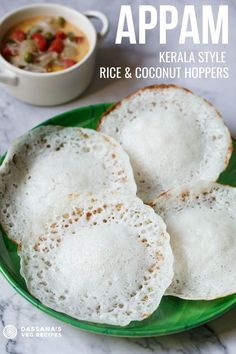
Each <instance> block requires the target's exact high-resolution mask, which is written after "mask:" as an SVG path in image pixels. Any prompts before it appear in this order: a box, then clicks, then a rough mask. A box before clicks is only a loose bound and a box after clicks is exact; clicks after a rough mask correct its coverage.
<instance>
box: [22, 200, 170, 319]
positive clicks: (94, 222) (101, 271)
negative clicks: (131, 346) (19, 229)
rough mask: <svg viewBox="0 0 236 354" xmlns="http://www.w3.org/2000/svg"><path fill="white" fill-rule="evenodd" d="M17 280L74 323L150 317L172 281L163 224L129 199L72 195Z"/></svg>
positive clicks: (25, 256) (30, 247) (25, 250)
mask: <svg viewBox="0 0 236 354" xmlns="http://www.w3.org/2000/svg"><path fill="white" fill-rule="evenodd" d="M19 255H20V257H21V274H22V276H23V277H24V278H25V280H26V284H27V287H28V289H29V291H30V293H31V294H32V295H33V296H35V297H36V298H37V299H39V300H40V301H41V302H42V303H43V304H45V305H47V306H49V307H50V308H53V309H55V310H57V311H60V312H63V313H66V314H68V315H70V316H72V317H74V318H77V319H79V320H86V321H92V322H98V323H107V324H112V325H119V326H125V325H128V324H129V323H130V321H134V320H143V319H145V318H146V317H148V316H150V314H151V313H153V311H155V310H156V309H157V307H158V305H159V303H160V301H161V298H162V296H163V294H164V292H165V290H166V288H167V287H168V286H169V285H170V283H171V280H172V277H173V269H172V265H173V256H172V251H171V248H170V244H169V235H168V234H167V232H166V226H165V223H164V222H163V220H162V219H161V218H160V217H159V216H158V215H156V214H155V212H154V210H153V209H152V208H151V207H149V206H147V205H144V204H143V203H142V201H141V200H140V199H138V198H135V197H131V196H128V195H127V196H119V195H117V194H114V193H113V194H112V195H110V194H109V195H108V194H106V195H91V194H86V195H77V196H76V197H73V196H72V204H71V206H70V208H69V209H68V210H67V212H65V213H64V214H63V215H61V216H58V217H57V218H56V220H55V221H54V222H53V223H52V224H50V225H48V226H47V227H46V228H45V232H44V234H42V235H41V236H40V237H39V238H38V239H37V241H36V242H34V243H30V242H25V241H24V240H23V242H22V246H21V249H20V251H19Z"/></svg>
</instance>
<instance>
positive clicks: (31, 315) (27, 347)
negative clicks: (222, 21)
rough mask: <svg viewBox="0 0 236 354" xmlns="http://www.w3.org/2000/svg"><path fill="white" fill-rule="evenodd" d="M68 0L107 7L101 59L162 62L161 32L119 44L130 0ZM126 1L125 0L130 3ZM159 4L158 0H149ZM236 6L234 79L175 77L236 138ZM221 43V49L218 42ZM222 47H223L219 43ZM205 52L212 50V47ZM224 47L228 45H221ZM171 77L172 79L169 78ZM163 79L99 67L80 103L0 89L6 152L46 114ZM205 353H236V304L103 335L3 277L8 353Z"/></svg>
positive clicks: (0, 300)
mask: <svg viewBox="0 0 236 354" xmlns="http://www.w3.org/2000/svg"><path fill="white" fill-rule="evenodd" d="M29 2H30V3H33V2H38V1H35V0H34V1H26V0H11V1H9V0H1V1H0V16H2V15H3V14H5V13H6V12H7V11H9V10H10V9H13V8H15V7H17V6H20V5H23V4H26V3H29ZM52 2H61V3H64V4H68V5H70V6H72V7H75V8H77V9H79V10H85V9H99V10H104V11H105V12H106V13H107V15H108V16H109V18H110V20H111V30H110V33H109V35H108V37H107V38H106V40H105V41H104V43H103V44H102V47H101V48H99V51H98V67H99V65H117V66H118V65H122V66H126V65H129V66H131V67H134V66H136V65H139V66H140V65H147V66H149V65H156V64H157V61H156V58H157V51H158V49H159V48H158V40H157V32H155V31H153V32H152V33H150V34H149V35H148V44H147V45H146V46H135V47H130V46H129V45H127V44H123V45H122V46H121V47H117V46H115V45H114V38H115V31H116V24H117V18H118V12H119V7H120V5H121V4H122V2H123V1H117V0H116V1H108V0H100V1H99V2H98V1H95V0H86V1H83V2H78V1H76V0H69V1H62V0H61V1H59V0H57V1H52ZM123 3H124V2H123ZM125 3H126V4H127V3H130V4H132V6H133V8H134V9H135V8H137V5H138V4H141V3H147V1H144V0H143V1H131V0H129V1H125ZM148 3H150V4H151V3H153V4H155V1H154V0H153V1H151V0H150V1H148ZM161 3H162V4H164V3H169V4H174V5H177V6H179V8H181V6H182V4H183V3H189V1H187V0H186V1H181V0H175V1H171V0H165V1H162V2H161ZM195 3H197V4H198V6H200V4H201V3H209V4H215V5H217V4H220V3H222V1H218V0H215V1H213V0H212V1H207V0H206V1H204V2H202V1H199V0H198V1H195ZM224 3H225V4H229V6H230V43H229V45H228V46H225V47H224V48H222V50H225V51H227V55H228V66H229V68H230V78H229V79H228V80H192V81H188V82H186V81H185V80H173V81H174V82H175V83H178V84H182V85H184V86H187V87H189V88H191V89H193V90H194V91H195V92H197V93H199V94H201V95H203V96H205V97H206V98H208V99H210V100H211V101H212V102H213V103H214V104H215V105H216V106H217V107H218V109H219V110H220V111H221V113H222V115H223V117H224V120H225V122H226V123H227V124H228V126H229V127H230V129H231V132H232V134H233V135H234V136H236V117H235V112H236V97H235V92H236V31H235V22H236V1H235V0H231V1H229V0H228V1H227V0H225V1H224ZM200 48H201V47H200V46H199V48H198V47H196V46H195V48H192V47H191V45H187V46H186V48H183V47H182V50H184V49H185V50H191V49H193V50H199V49H200ZM162 49H169V50H178V46H177V45H176V37H175V36H174V35H172V36H170V38H169V39H168V46H166V47H165V48H162ZM211 49H213V48H211ZM215 49H216V48H215ZM201 50H209V47H207V48H206V47H205V48H202V49H201ZM216 50H221V49H220V48H219V47H217V49H216ZM165 81H166V80H165ZM153 83H156V80H125V79H120V80H99V78H98V71H97V73H96V74H95V77H94V80H93V83H92V84H91V86H90V88H89V89H88V90H87V92H86V93H85V94H84V95H83V96H82V97H80V98H78V99H77V100H75V101H74V102H71V103H69V104H66V105H63V106H58V107H53V108H40V107H33V106H28V105H25V104H23V103H21V102H18V101H16V100H15V99H13V98H12V97H10V96H9V95H8V94H7V93H6V92H5V91H4V88H3V87H2V86H1V87H0V154H1V153H2V152H3V151H4V150H5V149H7V148H8V147H9V145H10V144H11V142H12V141H13V139H14V138H15V137H17V136H18V135H20V134H22V133H24V132H25V131H27V130H28V129H30V128H31V127H33V126H34V125H36V124H38V123H39V122H41V121H42V120H44V119H46V118H49V117H52V116H54V115H56V114H58V113H61V112H63V111H66V110H69V109H71V108H73V107H78V106H82V105H86V104H92V103H97V102H108V101H114V100H117V99H119V98H121V97H123V96H124V95H126V94H128V93H129V92H132V91H133V90H134V89H136V88H138V87H141V86H143V85H146V84H153ZM7 324H14V325H15V326H16V327H17V328H20V327H21V326H24V327H26V326H61V327H62V332H61V333H62V336H61V338H47V339H45V338H23V337H21V336H17V337H16V338H15V339H14V340H7V339H5V338H4V337H3V335H2V329H3V327H4V326H5V325H7ZM128 352H129V353H131V354H132V353H137V354H139V353H140V354H141V353H160V354H161V353H170V354H174V353H200V354H221V353H225V354H235V353H236V308H235V309H233V310H231V311H230V312H228V313H227V314H226V315H224V316H223V317H221V318H219V319H217V320H215V321H212V322H210V323H209V324H208V325H205V326H202V327H200V328H198V329H194V330H191V331H188V332H186V333H182V334H177V335H172V336H168V337H161V338H155V339H140V340H137V339H117V338H111V337H104V336H96V335H92V334H88V333H84V332H81V331H79V330H78V329H76V328H73V327H71V326H69V325H66V324H63V323H61V322H59V321H56V320H55V319H53V318H51V317H49V316H47V315H45V314H43V313H41V312H40V311H39V310H37V309H36V308H34V307H33V306H32V305H30V304H29V303H28V302H26V301H25V300H24V299H23V298H22V297H21V296H20V295H18V294H17V293H16V292H15V291H14V290H13V288H12V287H11V286H10V285H9V284H8V283H7V282H6V280H5V279H3V277H0V353H1V354H5V353H10V354H31V353H34V354H41V353H45V354H47V353H48V354H49V353H58V354H64V353H71V354H74V353H80V354H93V353H94V354H95V353H96V354H100V353H101V354H105V353H106V354H120V353H128Z"/></svg>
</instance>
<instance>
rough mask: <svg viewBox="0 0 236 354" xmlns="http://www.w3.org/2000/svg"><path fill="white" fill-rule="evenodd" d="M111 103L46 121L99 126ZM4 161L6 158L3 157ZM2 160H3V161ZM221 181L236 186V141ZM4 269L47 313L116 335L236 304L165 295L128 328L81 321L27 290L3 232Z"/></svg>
mask: <svg viewBox="0 0 236 354" xmlns="http://www.w3.org/2000/svg"><path fill="white" fill-rule="evenodd" d="M109 106H110V104H98V105H94V106H89V107H83V108H78V109H75V110H73V111H70V112H66V113H63V114H61V115H59V116H57V117H55V118H52V119H50V120H48V121H46V122H44V123H43V124H59V125H64V126H80V127H87V128H93V129H95V128H96V125H97V122H98V119H99V117H100V116H101V114H102V113H103V112H104V111H105V110H106V109H107V108H108V107H109ZM2 161H3V158H2ZM0 163H1V161H0ZM219 181H220V182H221V183H224V184H230V185H233V186H236V144H235V143H234V153H233V156H232V158H231V160H230V163H229V166H228V167H227V169H226V170H225V171H224V172H223V173H222V175H221V176H220V179H219ZM0 269H1V272H2V274H3V275H4V276H5V277H6V279H7V280H8V281H9V283H10V284H11V285H12V286H13V287H14V288H15V290H16V291H17V292H18V293H20V294H21V295H22V296H23V297H24V298H25V299H27V300H28V301H29V302H31V303H32V304H33V305H34V306H36V307H37V308H39V309H40V310H42V311H44V312H46V313H47V314H49V315H51V316H53V317H55V318H57V319H59V320H62V321H64V322H67V323H70V324H71V325H73V326H76V327H79V328H80V329H83V330H86V331H90V332H94V333H101V334H107V335H114V336H126V337H152V336H159V335H164V334H171V333H175V332H180V331H184V330H187V329H189V328H193V327H196V326H199V325H201V324H203V323H206V322H207V321H209V320H212V319H213V318H216V317H218V316H220V315H222V314H223V313H224V312H225V311H227V310H229V309H230V308H231V307H232V306H233V305H235V304H236V295H231V296H228V297H225V298H222V299H217V300H214V301H186V300H181V299H178V298H175V297H171V296H166V297H164V298H163V300H162V302H161V305H160V307H159V308H158V310H157V311H156V312H155V313H154V314H153V315H152V316H151V317H149V318H148V319H146V320H144V321H142V322H132V323H131V324H130V325H129V326H127V327H117V326H108V325H101V324H94V323H88V322H83V321H78V320H76V319H74V318H72V317H70V316H67V315H65V314H63V313H59V312H56V311H54V310H52V309H50V308H48V307H46V306H44V305H42V304H41V303H40V302H39V301H38V300H37V299H35V298H34V297H33V296H32V295H30V294H29V292H28V291H27V288H26V285H25V282H24V280H23V278H22V277H21V275H20V272H19V257H18V255H17V248H16V245H15V244H14V243H13V242H11V241H10V240H9V239H8V238H7V236H6V235H5V234H4V232H3V231H1V234H0Z"/></svg>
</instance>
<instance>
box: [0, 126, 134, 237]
mask: <svg viewBox="0 0 236 354" xmlns="http://www.w3.org/2000/svg"><path fill="white" fill-rule="evenodd" d="M106 189H112V190H117V191H120V192H122V191H126V192H130V193H131V194H134V195H135V193H136V184H135V181H134V177H133V172H132V168H131V166H130V163H129V158H128V156H127V154H126V153H125V152H124V151H123V149H122V148H121V146H120V145H119V144H118V143H116V142H115V141H114V139H112V138H110V137H108V136H105V135H103V134H101V133H98V132H96V131H94V130H91V129H83V128H75V127H59V126H42V127H39V128H36V129H34V130H32V131H30V132H29V133H27V134H25V135H24V136H22V137H21V138H19V139H18V140H17V141H16V142H15V143H14V144H13V147H12V148H11V149H10V150H9V151H8V153H7V155H6V158H5V160H4V162H3V165H2V166H1V167H0V223H1V224H2V226H3V228H4V229H5V231H6V232H7V234H8V236H9V237H10V238H11V239H13V240H14V241H16V242H20V241H21V239H22V238H23V236H24V235H26V234H27V236H30V235H31V234H34V233H35V232H36V233H37V232H39V231H38V229H39V228H40V227H41V226H42V224H43V223H44V222H45V220H47V218H48V216H50V215H51V214H52V213H53V212H54V211H56V210H58V209H59V210H60V205H61V204H62V202H63V199H64V197H65V195H67V194H68V193H73V192H80V191H86V190H88V191H91V192H99V191H101V190H106Z"/></svg>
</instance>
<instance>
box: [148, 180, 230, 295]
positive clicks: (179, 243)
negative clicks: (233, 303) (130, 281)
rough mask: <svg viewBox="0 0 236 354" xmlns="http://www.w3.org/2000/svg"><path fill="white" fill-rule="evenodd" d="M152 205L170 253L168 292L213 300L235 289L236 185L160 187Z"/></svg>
mask: <svg viewBox="0 0 236 354" xmlns="http://www.w3.org/2000/svg"><path fill="white" fill-rule="evenodd" d="M153 205H154V209H155V211H156V212H157V213H159V215H161V216H162V217H163V219H164V221H165V222H166V224H167V231H168V233H169V234H170V239H171V247H172V250H173V254H174V273H175V275H174V279H173V282H172V284H171V286H170V287H169V289H168V290H167V292H166V294H167V295H174V296H178V297H180V298H183V299H190V300H212V299H216V298H219V297H223V296H226V295H230V294H234V293H236V188H233V187H229V186H224V185H221V184H217V183H210V182H198V183H197V184H194V185H188V186H183V187H180V188H177V189H175V190H171V191H168V192H166V193H164V194H163V195H162V196H160V197H159V198H157V200H156V201H155V202H154V203H153Z"/></svg>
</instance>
